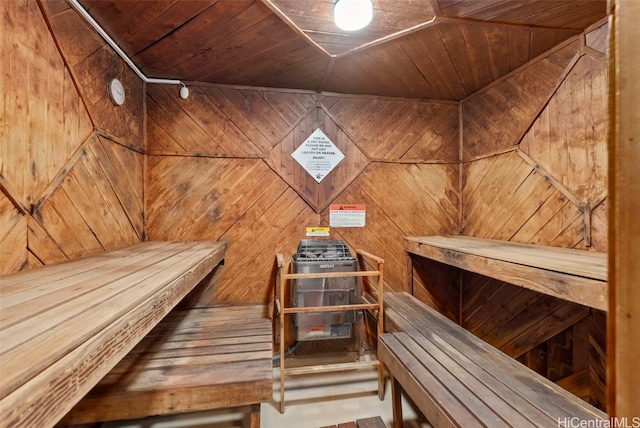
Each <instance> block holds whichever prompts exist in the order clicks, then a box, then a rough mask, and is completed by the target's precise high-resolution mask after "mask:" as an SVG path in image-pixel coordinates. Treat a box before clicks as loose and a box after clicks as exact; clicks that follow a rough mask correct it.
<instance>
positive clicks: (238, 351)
mask: <svg viewBox="0 0 640 428" xmlns="http://www.w3.org/2000/svg"><path fill="white" fill-rule="evenodd" d="M192 312H193V313H192ZM264 313H265V311H264V306H263V305H252V306H239V307H238V308H228V307H221V308H218V307H213V308H203V309H195V310H193V309H191V310H176V311H173V312H172V313H170V314H169V315H168V316H167V317H166V318H165V319H164V320H163V321H162V322H161V323H160V324H158V325H157V326H156V327H155V328H154V330H153V331H152V332H151V333H150V334H149V335H148V337H147V338H145V341H142V342H140V343H139V344H138V345H137V346H136V347H135V348H134V349H133V350H132V352H130V353H129V354H128V355H127V356H126V357H125V358H124V359H123V360H122V361H120V363H119V364H118V365H117V366H116V367H114V368H113V369H112V370H111V371H110V372H109V373H108V374H107V375H106V376H105V377H104V378H103V379H102V380H101V381H100V382H99V383H98V384H97V385H96V386H95V387H94V388H93V389H92V390H91V391H90V392H89V393H88V394H87V396H86V397H85V398H84V399H83V400H82V401H80V403H78V405H77V406H76V407H75V408H74V409H73V410H72V411H71V412H70V413H69V414H68V415H67V416H65V418H64V420H63V422H65V423H89V422H96V421H102V420H113V419H124V418H130V417H136V418H137V417H144V416H150V415H153V414H166V413H177V412H184V411H192V410H204V409H213V408H219V407H232V406H240V405H248V404H255V403H260V402H264V401H270V400H271V399H272V394H273V384H272V382H273V380H272V377H273V361H272V357H273V344H272V331H271V320H270V319H268V318H265V317H264V315H263V314H264ZM256 314H259V315H258V317H261V318H257V317H256ZM220 318H224V319H227V320H228V323H227V324H218V323H217V321H216V320H219V319H220ZM187 319H190V320H192V321H195V324H194V325H192V326H188V325H187V324H186V323H185V320H187ZM245 319H251V325H252V326H256V327H257V328H259V329H260V330H262V331H264V333H263V334H250V335H248V334H247V333H248V332H247V331H243V330H239V329H237V328H236V324H234V323H238V324H239V325H244V322H245ZM172 328H178V329H179V330H180V331H181V333H179V334H176V335H174V334H173V331H172ZM185 330H188V331H189V333H184V331H185ZM220 331H223V332H224V334H223V335H222V337H223V339H220V338H219V337H218V334H217V333H219V332H220ZM233 334H236V336H237V338H238V339H239V340H238V341H233V340H230V337H232V335H233ZM208 335H209V336H214V338H213V339H211V340H210V341H209V340H208V339H207V336H208ZM176 336H177V337H180V341H178V342H168V343H167V342H165V341H164V337H176ZM150 337H153V338H154V339H153V340H150V339H149V338H150ZM191 339H193V340H191ZM220 340H223V341H224V343H223V344H220V343H219V341H220ZM240 342H245V343H240ZM203 343H206V345H205V346H201V345H202V344H203ZM210 344H211V345H213V346H209V345H210ZM150 400H151V401H150ZM118 403H119V405H118Z"/></svg>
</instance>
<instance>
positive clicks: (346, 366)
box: [275, 250, 384, 413]
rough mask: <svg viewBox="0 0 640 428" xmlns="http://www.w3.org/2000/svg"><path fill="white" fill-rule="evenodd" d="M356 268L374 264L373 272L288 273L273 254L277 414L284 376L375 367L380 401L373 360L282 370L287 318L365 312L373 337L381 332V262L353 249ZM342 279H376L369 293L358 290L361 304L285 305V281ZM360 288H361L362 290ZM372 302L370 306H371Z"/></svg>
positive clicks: (380, 370)
mask: <svg viewBox="0 0 640 428" xmlns="http://www.w3.org/2000/svg"><path fill="white" fill-rule="evenodd" d="M356 254H357V256H358V262H359V265H360V266H362V267H364V266H366V261H367V260H370V261H373V262H374V263H376V265H377V270H359V271H354V272H325V273H288V272H289V270H290V267H289V263H286V262H285V260H284V257H283V256H282V254H280V253H278V254H276V262H277V264H278V272H277V278H276V296H275V313H276V316H277V317H278V319H279V329H280V331H279V334H280V412H281V413H284V405H285V398H284V394H285V379H286V376H287V375H290V376H296V375H305V374H315V373H323V372H338V371H346V370H353V369H360V368H366V367H372V366H373V367H377V369H378V396H379V397H380V399H381V400H382V399H383V398H384V373H383V367H382V364H380V362H379V360H378V359H376V360H373V361H353V362H347V363H335V364H325V365H318V366H305V367H295V368H286V367H285V339H284V338H285V322H284V319H285V317H286V316H287V315H291V314H302V313H318V312H335V311H349V310H366V311H369V312H370V313H371V314H373V316H374V317H376V319H377V335H378V336H380V335H381V334H382V333H383V328H384V325H383V323H384V313H383V310H384V309H383V307H384V306H383V303H384V302H383V296H384V259H381V258H380V257H377V256H375V255H373V254H371V253H368V252H366V251H363V250H356ZM346 277H361V278H364V277H377V278H378V281H377V287H376V290H375V291H374V292H372V293H367V290H364V289H363V290H362V296H361V303H355V304H349V305H333V306H313V307H288V306H287V305H285V302H286V301H287V300H286V299H285V290H286V286H285V285H286V282H287V281H289V280H296V279H310V278H346ZM363 288H364V287H363ZM372 302H373V303H372Z"/></svg>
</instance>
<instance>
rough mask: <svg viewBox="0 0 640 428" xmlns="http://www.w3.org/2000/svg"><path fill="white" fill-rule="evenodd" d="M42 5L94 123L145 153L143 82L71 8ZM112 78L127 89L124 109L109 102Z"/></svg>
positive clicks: (50, 2) (49, 1) (52, 3)
mask: <svg viewBox="0 0 640 428" xmlns="http://www.w3.org/2000/svg"><path fill="white" fill-rule="evenodd" d="M42 5H43V9H44V11H45V14H46V15H47V18H48V22H49V23H50V25H51V29H52V31H53V34H54V36H55V38H56V40H57V42H58V46H59V48H60V51H61V54H62V55H63V57H64V59H65V60H66V62H67V64H68V65H69V68H70V72H71V74H72V75H73V77H74V79H75V81H76V83H77V84H78V85H79V88H80V92H81V95H82V97H83V98H84V102H85V105H86V107H87V109H88V113H89V115H90V116H91V120H92V122H93V123H94V124H95V126H97V127H98V128H100V129H101V130H103V131H104V132H105V133H107V134H109V135H112V136H114V137H116V138H118V139H119V140H120V142H121V143H122V144H125V145H127V146H130V147H132V148H135V149H137V150H138V151H143V150H144V148H145V147H144V135H143V132H144V130H143V121H142V120H141V117H140V112H141V111H143V102H144V96H143V91H144V84H143V82H142V80H140V79H139V78H138V77H137V76H136V75H135V73H134V72H133V71H132V70H131V69H130V68H129V67H128V66H127V65H126V64H125V63H124V62H123V61H122V60H120V58H119V57H118V56H117V55H116V53H115V52H114V51H113V50H112V49H111V48H110V47H109V46H108V45H107V44H106V43H105V42H104V41H103V40H102V38H101V37H100V36H99V35H98V34H97V33H96V32H95V31H94V30H93V29H92V28H91V27H90V26H89V24H88V23H87V22H86V21H84V19H83V18H82V17H81V16H80V15H79V14H78V13H77V12H76V11H75V10H73V9H71V7H70V6H68V7H67V8H64V9H63V8H61V7H59V5H58V4H57V3H56V2H55V1H52V0H47V1H43V2H42ZM112 78H118V79H120V80H121V81H122V83H123V85H124V87H125V90H126V99H125V103H124V104H123V105H122V106H116V105H114V104H113V103H112V102H111V100H110V98H109V95H108V92H107V86H108V83H109V81H110V80H111V79H112Z"/></svg>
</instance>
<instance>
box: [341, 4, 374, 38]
mask: <svg viewBox="0 0 640 428" xmlns="http://www.w3.org/2000/svg"><path fill="white" fill-rule="evenodd" d="M371 18H373V3H372V2H371V0H337V1H336V4H335V6H334V7H333V19H334V21H335V23H336V25H337V26H338V28H340V29H342V30H345V31H357V30H360V29H362V28H364V27H366V26H367V25H368V24H369V23H370V22H371Z"/></svg>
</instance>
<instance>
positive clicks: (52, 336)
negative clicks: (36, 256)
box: [0, 242, 225, 426]
mask: <svg viewBox="0 0 640 428" xmlns="http://www.w3.org/2000/svg"><path fill="white" fill-rule="evenodd" d="M180 246H183V247H182V248H184V249H185V253H186V254H188V256H189V257H190V259H191V260H190V262H189V263H178V266H181V269H174V268H175V267H176V266H175V263H173V265H174V266H171V265H172V263H167V265H168V266H169V268H168V269H167V271H166V272H164V277H162V276H161V277H157V276H154V275H153V274H152V275H149V276H148V278H151V280H150V281H149V282H151V283H154V284H155V289H154V286H150V285H149V284H143V285H139V286H138V287H133V288H131V289H130V291H131V292H130V293H128V294H127V293H124V292H123V293H121V294H119V295H118V294H117V295H116V296H115V298H109V297H108V292H107V290H108V287H106V288H104V289H103V290H102V292H101V293H99V296H105V297H104V298H102V299H101V300H99V302H101V303H100V305H99V306H95V305H88V307H87V310H79V311H75V312H72V311H71V309H72V308H70V307H69V306H68V305H64V304H63V305H60V306H58V307H57V308H50V309H48V310H47V311H46V312H47V313H49V314H51V315H52V319H54V320H57V322H59V323H60V324H57V325H56V324H54V325H49V326H43V327H42V328H38V329H37V332H38V333H37V335H34V333H32V332H31V330H30V329H21V328H15V327H16V326H21V325H23V326H25V325H29V326H33V324H30V323H31V318H28V317H27V318H25V321H24V322H21V323H18V324H14V325H12V326H10V327H8V328H6V329H5V324H4V323H2V325H0V332H2V334H3V336H2V338H3V339H2V345H1V346H2V354H1V355H0V366H2V369H3V373H2V374H3V376H2V379H1V381H0V391H2V395H1V396H2V399H1V400H0V420H2V421H3V422H4V423H6V424H8V425H10V426H13V425H15V426H52V425H53V424H54V423H56V422H57V421H58V420H59V419H60V418H61V417H62V416H63V415H64V414H65V413H67V412H68V410H69V409H70V408H71V407H72V406H73V405H74V403H76V402H77V401H78V400H79V399H80V398H81V397H82V396H83V395H84V394H86V392H88V390H89V389H90V388H91V387H92V386H93V385H95V384H96V383H97V382H98V380H99V379H100V378H102V377H103V376H104V375H105V374H106V373H107V372H108V370H110V369H111V368H112V367H113V366H114V365H115V364H116V363H117V362H118V361H119V360H120V359H122V357H123V356H124V355H125V354H126V353H127V352H128V351H129V350H130V349H131V348H132V347H133V346H134V345H135V344H136V343H137V342H139V341H140V340H141V339H142V337H144V335H145V334H146V333H148V332H149V331H150V330H151V329H152V328H153V327H154V326H155V325H156V324H157V323H158V321H160V320H161V319H162V318H163V317H164V316H165V315H166V314H167V313H168V312H169V310H171V309H172V308H173V307H174V306H175V305H176V304H177V303H178V302H179V301H180V300H181V299H182V298H183V297H184V296H186V295H187V293H188V292H189V291H191V289H192V288H193V287H194V286H195V285H196V284H197V283H198V282H199V281H200V280H201V279H202V278H204V277H205V276H206V275H207V274H208V273H209V272H211V271H212V270H213V268H214V267H215V266H217V265H218V263H219V262H220V261H221V260H222V258H223V256H224V249H225V245H224V244H222V243H212V242H209V243H204V242H202V243H197V244H193V243H181V244H180V245H178V246H177V247H178V248H179V247H180ZM163 247H165V245H157V244H154V243H144V244H140V245H136V246H134V247H133V248H134V249H135V251H134V253H139V252H145V251H149V252H150V253H153V252H154V251H155V250H158V251H160V252H161V251H162V248H163ZM180 254H181V252H180V253H177V254H176V256H174V257H175V258H176V259H177V260H183V259H184V256H181V255H180ZM131 255H132V253H131V252H130V251H128V250H127V249H123V250H119V251H115V252H113V253H109V254H101V255H97V256H95V257H94V258H85V259H79V260H78V261H71V262H65V263H69V264H71V265H76V263H77V264H81V265H82V266H84V267H83V269H85V268H86V267H87V266H89V265H88V264H87V263H88V262H90V260H94V261H96V260H97V261H98V263H99V264H100V265H102V262H103V261H104V260H105V258H114V259H117V260H120V261H122V262H123V265H124V266H126V265H127V260H128V259H130V258H131ZM172 258H173V257H172ZM138 262H140V260H138ZM116 265H117V264H116ZM68 267H69V266H64V267H63V265H62V264H61V265H54V266H52V268H55V269H53V271H54V272H62V271H64V270H65V269H67V268H68ZM47 271H48V270H47V268H46V267H45V268H42V269H41V270H40V271H39V272H37V273H34V272H32V271H27V272H24V273H20V274H15V275H9V276H6V277H3V278H2V279H1V280H0V289H1V290H6V289H5V286H6V287H9V288H8V289H11V287H13V285H14V284H19V283H23V281H24V278H25V277H26V278H30V279H34V278H40V279H39V281H43V284H44V283H46V272H47ZM22 274H24V277H23V276H22ZM155 280H158V281H155ZM96 281H98V282H100V281H101V276H100V277H98V278H96ZM129 285H130V286H131V285H132V284H131V283H130V284H129ZM62 290H64V287H62ZM116 290H118V291H121V290H120V289H119V288H116ZM13 293H14V291H12V292H11V293H10V294H13ZM80 294H81V292H80ZM123 296H127V298H126V299H125V298H124V297H123ZM77 301H78V300H76V302H77ZM104 302H108V303H107V304H105V303H104ZM108 304H111V305H113V306H111V307H110V306H108ZM64 312H66V314H62V313H64ZM69 313H75V314H77V315H78V317H77V318H76V319H75V320H74V319H70V318H69V317H68V315H69ZM114 314H115V315H114ZM41 321H42V322H45V323H46V322H47V318H43V319H41ZM49 327H51V328H49ZM7 331H11V332H13V333H12V334H15V335H18V336H20V338H19V339H18V340H16V339H14V337H13V336H6V334H7ZM25 338H26V340H27V342H25ZM5 339H7V341H8V342H9V343H12V344H13V345H17V346H13V347H12V348H9V347H8V346H7V347H5ZM25 343H28V344H30V345H31V346H26V345H25ZM51 351H53V352H51ZM52 354H55V355H54V356H52ZM9 367H11V368H12V370H11V371H10V370H8V369H7V368H9ZM25 367H26V368H25ZM5 369H7V370H5ZM13 369H15V371H14V370H13Z"/></svg>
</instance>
